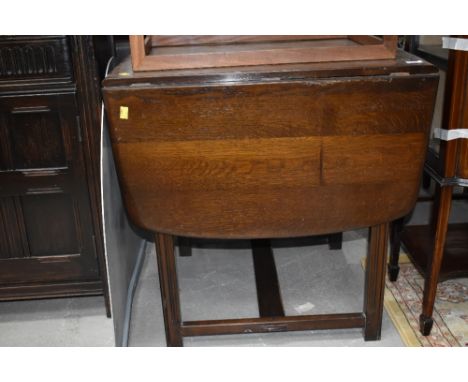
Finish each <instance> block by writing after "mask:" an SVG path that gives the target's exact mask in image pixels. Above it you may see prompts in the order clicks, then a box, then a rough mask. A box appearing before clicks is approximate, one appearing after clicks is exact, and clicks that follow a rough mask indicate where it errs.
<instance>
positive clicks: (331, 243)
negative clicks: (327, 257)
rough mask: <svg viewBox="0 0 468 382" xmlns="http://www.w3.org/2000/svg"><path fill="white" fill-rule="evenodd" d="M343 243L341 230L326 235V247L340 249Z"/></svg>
mask: <svg viewBox="0 0 468 382" xmlns="http://www.w3.org/2000/svg"><path fill="white" fill-rule="evenodd" d="M342 244H343V232H338V233H333V234H331V235H328V248H330V249H341V247H342Z"/></svg>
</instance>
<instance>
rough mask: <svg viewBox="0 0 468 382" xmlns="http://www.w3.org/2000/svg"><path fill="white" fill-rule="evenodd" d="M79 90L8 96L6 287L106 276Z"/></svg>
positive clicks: (2, 146)
mask: <svg viewBox="0 0 468 382" xmlns="http://www.w3.org/2000/svg"><path fill="white" fill-rule="evenodd" d="M92 224H93V222H92V219H91V211H90V203H89V193H88V184H87V180H86V176H85V168H84V160H83V150H82V139H81V132H80V121H79V118H78V112H77V107H76V101H75V95H74V93H67V92H65V93H50V94H43V93H42V94H40V95H37V94H35V95H21V96H18V95H16V96H4V97H0V286H8V285H10V284H11V285H14V284H17V283H21V284H25V283H31V284H34V283H40V282H41V281H43V280H47V281H48V282H65V281H66V282H73V281H80V280H87V281H90V280H95V279H98V278H99V269H98V262H97V260H96V249H95V243H94V236H93V226H92Z"/></svg>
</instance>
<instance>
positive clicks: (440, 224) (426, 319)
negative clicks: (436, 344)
mask: <svg viewBox="0 0 468 382" xmlns="http://www.w3.org/2000/svg"><path fill="white" fill-rule="evenodd" d="M452 191H453V187H452V186H446V187H441V190H440V198H439V209H438V213H437V221H436V226H435V240H434V252H433V253H432V256H431V257H430V258H429V259H428V265H429V266H428V268H427V271H426V278H425V280H424V296H423V308H422V314H421V315H420V316H419V327H420V330H421V334H422V335H423V336H427V335H429V334H430V332H431V329H432V325H433V323H434V321H433V319H432V312H433V310H434V302H435V297H436V292H437V283H438V281H439V273H440V266H441V264H442V258H443V255H444V246H445V238H446V236H447V226H448V220H449V215H450V207H451V204H452Z"/></svg>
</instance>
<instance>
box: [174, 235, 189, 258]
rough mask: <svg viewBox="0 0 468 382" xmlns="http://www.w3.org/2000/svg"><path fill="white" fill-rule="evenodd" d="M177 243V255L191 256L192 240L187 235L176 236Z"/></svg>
mask: <svg viewBox="0 0 468 382" xmlns="http://www.w3.org/2000/svg"><path fill="white" fill-rule="evenodd" d="M177 244H178V245H179V255H180V256H183V257H188V256H192V241H191V240H190V238H189V237H182V236H178V237H177Z"/></svg>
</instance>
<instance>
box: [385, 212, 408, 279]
mask: <svg viewBox="0 0 468 382" xmlns="http://www.w3.org/2000/svg"><path fill="white" fill-rule="evenodd" d="M404 221H405V218H404V217H402V218H400V219H397V220H395V221H393V222H392V223H391V227H390V260H389V262H388V277H389V279H390V281H396V280H397V278H398V273H399V272H400V266H399V265H398V261H399V260H400V248H401V239H400V235H401V231H402V230H403V225H404Z"/></svg>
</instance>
